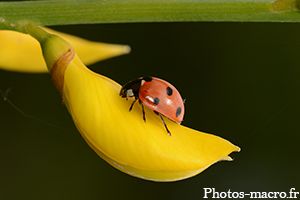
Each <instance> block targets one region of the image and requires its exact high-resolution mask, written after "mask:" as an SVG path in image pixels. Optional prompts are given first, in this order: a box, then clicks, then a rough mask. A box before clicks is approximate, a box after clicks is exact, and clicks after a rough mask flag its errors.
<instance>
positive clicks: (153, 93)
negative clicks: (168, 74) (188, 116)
mask: <svg viewBox="0 0 300 200" xmlns="http://www.w3.org/2000/svg"><path fill="white" fill-rule="evenodd" d="M139 99H140V100H141V101H142V103H143V104H145V105H146V106H147V107H149V108H151V109H152V110H154V111H156V112H158V113H160V114H162V115H164V116H166V117H167V118H169V119H171V120H173V121H175V122H177V123H179V124H180V123H181V122H182V120H183V116H184V104H183V100H182V98H181V95H180V93H179V92H178V90H177V89H176V88H175V87H174V86H173V85H171V84H170V83H168V82H167V81H164V80H162V79H159V78H155V77H152V80H151V81H145V80H143V79H142V82H141V86H140V90H139Z"/></svg>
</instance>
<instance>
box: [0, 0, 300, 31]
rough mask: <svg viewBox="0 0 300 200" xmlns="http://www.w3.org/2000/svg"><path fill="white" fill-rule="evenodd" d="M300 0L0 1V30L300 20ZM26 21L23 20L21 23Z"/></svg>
mask: <svg viewBox="0 0 300 200" xmlns="http://www.w3.org/2000/svg"><path fill="white" fill-rule="evenodd" d="M298 1H300V0H277V1H271V0H126V1H125V0H77V1H31V2H0V29H13V30H19V31H23V30H22V25H19V24H22V23H24V21H25V22H26V21H29V22H32V23H35V24H37V25H45V26H47V25H48V26H49V25H66V24H91V23H131V22H187V21H188V22H192V21H240V22H246V21H255V22H300V12H299V6H298V4H299V3H298ZM20 22H22V23H20Z"/></svg>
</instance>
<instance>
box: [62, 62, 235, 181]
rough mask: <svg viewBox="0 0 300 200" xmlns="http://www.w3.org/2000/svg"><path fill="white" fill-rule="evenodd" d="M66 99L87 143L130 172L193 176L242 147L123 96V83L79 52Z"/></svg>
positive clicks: (151, 175)
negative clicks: (92, 67) (88, 63)
mask: <svg viewBox="0 0 300 200" xmlns="http://www.w3.org/2000/svg"><path fill="white" fill-rule="evenodd" d="M64 81H65V82H64V88H63V94H64V103H65V104H66V106H67V108H68V110H69V112H70V114H71V115H72V117H73V120H74V123H75V124H76V126H77V128H78V130H79V131H80V133H81V134H82V136H83V138H84V139H85V140H86V141H87V143H88V144H89V145H90V146H91V148H93V149H94V150H95V152H96V153H98V155H99V156H101V157H102V158H103V159H105V160H106V161H107V162H108V163H110V164H111V165H112V166H114V167H116V168H117V169H119V170H121V171H123V172H126V173H128V174H130V175H133V176H136V177H139V178H144V179H147V180H154V181H175V180H180V179H184V178H188V177H191V176H194V175H196V174H198V173H200V172H201V171H203V170H204V169H206V168H207V167H209V166H210V165H212V164H213V163H215V162H217V161H220V160H230V157H229V156H228V154H230V153H231V152H233V151H239V150H240V149H239V147H237V146H234V145H233V144H231V143H230V142H228V141H226V140H224V139H222V138H220V137H217V136H214V135H211V134H206V133H203V132H199V131H196V130H193V129H190V128H187V127H185V126H182V125H179V124H177V123H174V122H172V121H170V120H169V119H167V118H165V121H166V123H167V125H168V127H169V129H170V131H171V132H172V136H170V135H168V134H167V132H166V130H165V128H164V126H163V124H162V122H161V120H160V118H159V117H158V116H157V115H156V114H154V113H153V111H152V110H150V109H148V108H147V107H145V112H146V118H147V122H146V123H145V122H144V121H143V120H142V114H141V113H142V111H141V107H140V106H139V105H136V106H134V107H133V109H132V111H131V112H129V111H128V109H129V107H130V105H131V102H132V101H130V100H129V101H126V100H125V99H123V98H121V97H120V96H119V92H120V89H121V86H120V85H119V84H117V83H116V82H114V81H112V80H110V79H108V78H106V77H104V76H101V75H99V74H96V73H94V72H91V71H90V70H88V69H87V68H86V67H85V66H84V65H83V63H82V62H81V61H80V60H79V58H78V57H77V56H75V58H74V60H73V62H71V64H70V65H69V66H68V67H67V69H66V71H65V77H64Z"/></svg>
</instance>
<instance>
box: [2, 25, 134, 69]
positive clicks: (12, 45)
mask: <svg viewBox="0 0 300 200" xmlns="http://www.w3.org/2000/svg"><path fill="white" fill-rule="evenodd" d="M43 29H44V30H45V31H47V32H48V33H52V34H55V35H58V36H60V37H62V38H64V39H65V40H66V41H68V42H69V43H70V44H71V45H72V46H73V47H74V49H75V50H76V52H77V54H78V55H79V57H80V58H81V59H82V61H83V62H84V63H85V64H86V65H90V64H92V63H95V62H98V61H100V60H104V59H108V58H111V57H114V56H119V55H122V54H127V53H129V52H130V47H129V46H127V45H116V44H107V43H100V42H92V41H88V40H85V39H82V38H79V37H76V36H73V35H69V34H66V33H61V32H58V31H54V30H51V29H49V28H45V27H43ZM0 47H1V48H0V69H5V70H10V71H18V72H30V73H46V72H48V70H47V68H46V64H45V61H44V59H43V56H42V51H41V48H40V45H39V43H38V42H37V41H36V40H35V39H34V38H32V37H31V36H30V35H28V34H23V33H20V32H16V31H8V30H1V31H0Z"/></svg>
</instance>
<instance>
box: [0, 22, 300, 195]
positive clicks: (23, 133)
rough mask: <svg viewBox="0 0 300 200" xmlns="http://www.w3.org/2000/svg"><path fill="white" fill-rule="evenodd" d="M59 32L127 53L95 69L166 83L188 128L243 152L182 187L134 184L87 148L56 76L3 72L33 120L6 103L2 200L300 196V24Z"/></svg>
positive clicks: (12, 96)
mask: <svg viewBox="0 0 300 200" xmlns="http://www.w3.org/2000/svg"><path fill="white" fill-rule="evenodd" d="M52 28H53V29H56V30H59V31H63V32H67V33H71V34H74V35H77V36H80V37H83V38H86V39H89V40H95V41H101V42H108V43H117V44H128V45H130V46H131V48H132V52H131V53H130V54H129V55H126V56H121V57H117V58H113V59H109V60H106V61H103V62H100V63H97V64H94V65H91V66H89V67H90V68H91V69H92V70H93V71H96V72H98V73H101V74H103V75H105V76H108V77H110V78H112V79H114V80H116V81H117V82H119V83H120V84H124V83H126V82H127V81H129V80H132V79H135V78H137V77H140V76H143V75H152V76H157V77H161V78H163V79H165V80H167V81H169V82H171V83H172V84H173V85H175V86H176V87H177V89H178V90H179V91H180V92H181V95H182V96H183V98H186V103H185V105H186V114H185V118H184V122H183V125H185V126H189V127H192V128H195V129H197V130H201V131H204V132H209V133H213V134H215V135H218V136H221V137H223V138H225V139H228V140H229V141H231V142H233V143H234V144H236V145H238V146H240V147H241V148H242V151H241V152H240V153H232V154H231V157H233V158H234V161H233V162H220V163H217V164H215V165H213V166H212V167H210V168H208V169H207V170H205V171H204V172H203V173H201V174H199V175H197V176H195V177H193V178H190V179H187V180H184V181H179V182H173V183H155V182H150V181H145V180H141V179H138V178H135V177H131V176H129V175H127V174H124V173H122V172H120V171H118V170H116V169H114V168H113V167H111V166H110V165H108V164H107V163H106V162H105V161H103V160H102V159H101V158H100V157H98V156H97V155H96V153H94V152H93V150H92V149H91V148H89V147H88V145H87V144H86V143H85V141H84V140H83V139H82V137H81V136H80V134H79V132H78V131H77V130H76V128H75V126H74V124H73V122H72V120H71V117H70V115H69V114H68V112H67V110H66V108H65V107H64V106H63V105H62V103H61V98H60V95H59V93H58V92H57V91H56V89H55V87H54V86H53V85H52V83H51V78H50V75H48V74H22V73H16V72H7V71H0V89H1V90H2V91H3V92H5V91H6V90H7V89H8V88H12V89H11V90H10V91H9V93H8V99H9V100H10V101H11V102H13V103H14V104H15V105H16V106H17V107H18V108H19V109H20V110H22V111H23V112H24V113H26V114H27V116H24V115H22V113H20V112H19V111H18V110H17V109H15V108H14V107H13V106H11V105H10V104H9V103H8V102H6V101H4V100H3V98H2V99H0V199H3V200H10V199H12V200H15V199H44V200H48V199H49V200H50V199H51V200H52V199H73V200H75V199H87V200H90V199H91V200H93V199H125V200H126V199H132V200H134V199H146V200H147V199H173V200H177V199H192V200H193V199H202V198H203V196H204V190H203V188H207V187H210V188H215V190H216V191H218V192H222V191H228V190H229V189H230V191H232V192H245V193H248V192H250V191H265V192H275V191H277V192H289V190H290V188H296V191H298V192H300V181H299V180H300V173H299V167H300V161H299V153H300V145H299V142H300V136H299V133H300V127H299V125H300V112H299V111H300V79H299V75H300V59H299V52H300V37H299V32H300V25H299V24H281V23H148V24H106V25H77V26H56V27H52ZM28 115H29V116H28ZM31 116H33V117H31ZM41 121H43V122H41ZM44 122H47V123H48V124H47V123H44ZM298 196H300V195H298ZM209 197H210V198H211V195H209ZM245 199H247V197H245Z"/></svg>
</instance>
